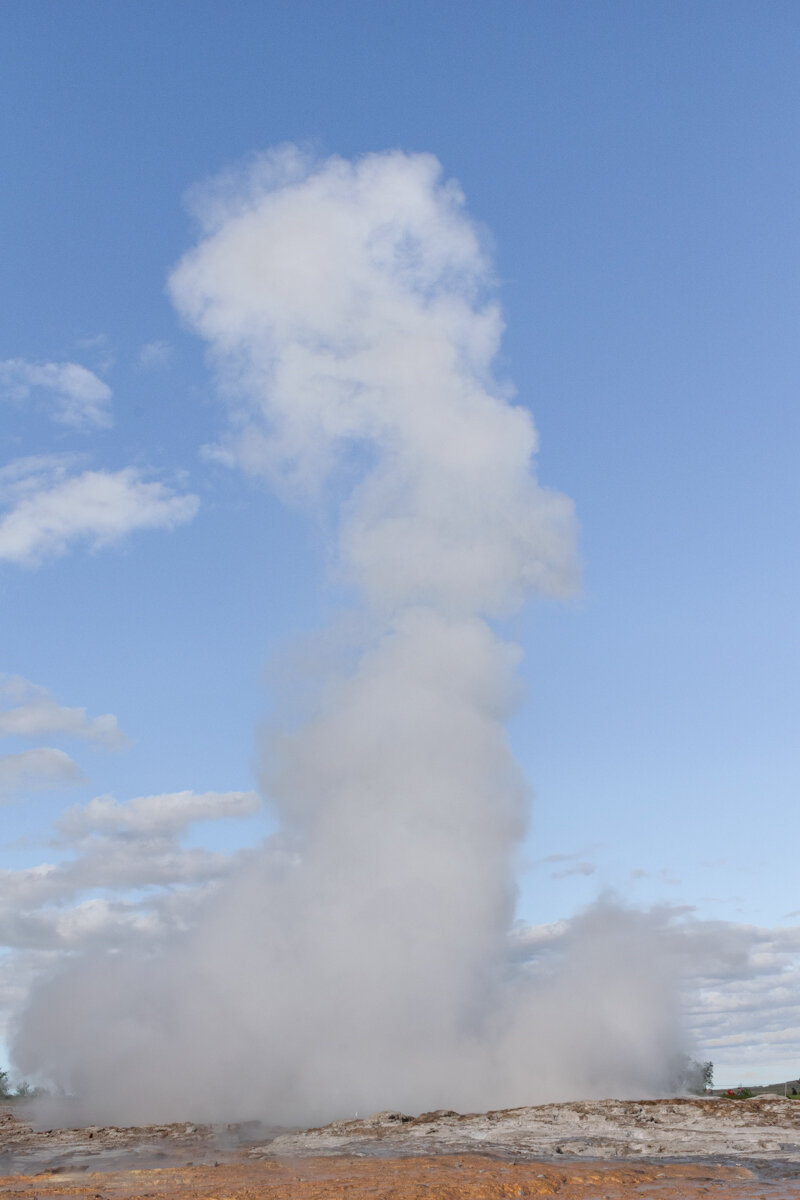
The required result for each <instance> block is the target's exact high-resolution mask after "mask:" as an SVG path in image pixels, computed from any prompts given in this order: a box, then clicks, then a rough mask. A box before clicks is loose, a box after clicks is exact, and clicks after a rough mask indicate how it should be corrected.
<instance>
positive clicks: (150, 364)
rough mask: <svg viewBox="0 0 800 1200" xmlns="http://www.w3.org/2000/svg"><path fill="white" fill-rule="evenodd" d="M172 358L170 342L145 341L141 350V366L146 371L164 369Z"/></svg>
mask: <svg viewBox="0 0 800 1200" xmlns="http://www.w3.org/2000/svg"><path fill="white" fill-rule="evenodd" d="M171 359H172V346H170V344H169V342H145V344H144V345H143V346H142V348H141V349H140V351H139V366H140V367H142V368H143V369H144V370H145V371H162V370H163V369H164V368H165V367H168V366H169V364H170V360H171Z"/></svg>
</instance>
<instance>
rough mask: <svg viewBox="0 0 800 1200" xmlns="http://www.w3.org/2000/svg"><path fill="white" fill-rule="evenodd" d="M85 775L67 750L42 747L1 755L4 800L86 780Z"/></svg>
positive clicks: (0, 786)
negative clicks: (65, 751)
mask: <svg viewBox="0 0 800 1200" xmlns="http://www.w3.org/2000/svg"><path fill="white" fill-rule="evenodd" d="M84 778H85V777H84V774H83V772H82V771H81V769H80V767H79V766H78V764H77V763H76V762H73V760H72V759H71V758H70V757H69V755H68V754H65V753H64V752H63V750H53V749H51V748H50V747H48V746H40V747H38V748H37V749H36V750H23V751H21V753H19V754H0V802H2V801H4V800H5V801H8V800H16V799H18V798H19V797H20V796H21V795H24V794H25V793H26V792H35V791H43V790H44V789H45V788H51V787H60V786H63V785H65V784H70V783H82V782H83V780H84Z"/></svg>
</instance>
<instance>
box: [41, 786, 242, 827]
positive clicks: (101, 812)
mask: <svg viewBox="0 0 800 1200" xmlns="http://www.w3.org/2000/svg"><path fill="white" fill-rule="evenodd" d="M260 803H261V801H260V799H259V796H258V794H257V793H256V792H200V793H197V792H189V791H187V792H169V793H165V794H163V795H160V796H139V797H137V798H136V799H135V800H129V801H127V802H126V803H118V802H117V801H116V800H115V799H114V798H113V796H96V797H95V798H94V799H93V800H90V801H89V803H88V804H83V805H77V804H76V805H74V806H73V807H72V808H68V809H67V810H66V812H65V813H64V814H63V815H62V817H61V819H60V820H59V822H58V827H59V829H60V830H61V832H62V833H64V834H66V835H67V836H68V837H72V838H74V837H82V836H85V835H87V834H90V833H105V834H115V833H136V834H140V835H141V834H144V835H151V834H158V835H164V834H175V833H177V832H178V831H179V830H181V829H183V828H185V827H186V826H187V825H189V824H190V823H191V822H192V821H207V820H216V819H219V818H221V817H244V816H249V815H250V813H254V812H255V811H256V810H257V809H258V807H259V805H260Z"/></svg>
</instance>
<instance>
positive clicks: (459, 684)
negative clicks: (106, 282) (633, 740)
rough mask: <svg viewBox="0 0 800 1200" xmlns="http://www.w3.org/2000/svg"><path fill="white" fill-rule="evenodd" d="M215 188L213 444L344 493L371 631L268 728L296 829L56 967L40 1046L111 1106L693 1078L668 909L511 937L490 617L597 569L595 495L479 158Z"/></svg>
mask: <svg viewBox="0 0 800 1200" xmlns="http://www.w3.org/2000/svg"><path fill="white" fill-rule="evenodd" d="M197 208H198V211H199V212H200V214H201V217H202V220H203V222H204V229H203V234H202V237H201V240H200V242H199V244H198V245H197V247H196V248H195V249H194V250H193V251H192V252H190V253H189V254H187V255H186V257H185V258H184V259H183V261H182V262H181V263H180V264H179V265H178V267H177V269H176V270H175V271H174V273H173V275H172V278H171V283H170V286H171V292H172V296H173V298H174V301H175V304H176V306H177V308H178V310H179V311H180V312H181V314H182V315H183V316H184V318H185V319H186V320H187V321H188V322H190V323H191V324H192V325H193V326H194V327H195V328H196V329H197V330H198V332H199V333H200V334H201V335H202V336H203V337H204V338H205V339H206V340H207V342H208V344H209V347H210V351H211V354H212V357H213V361H214V363H215V365H216V369H217V371H218V373H219V378H220V385H221V390H222V392H223V394H224V395H225V397H226V399H227V403H228V405H229V412H230V419H229V427H228V432H227V434H226V436H225V438H224V439H223V441H222V443H221V444H220V446H218V447H216V449H215V450H214V453H215V454H216V455H217V456H218V457H221V458H223V459H225V460H226V461H228V462H229V463H231V464H235V465H238V466H239V467H241V468H242V469H243V470H245V471H247V472H250V473H255V474H259V475H263V476H265V477H266V478H267V479H268V480H269V481H270V483H271V484H272V486H273V487H275V488H276V489H278V491H279V492H280V493H281V494H282V495H283V496H284V497H285V498H286V499H287V500H288V501H289V502H292V503H300V504H306V505H309V506H311V507H313V508H316V509H318V510H321V511H323V512H324V513H326V514H328V520H329V521H330V522H331V524H332V526H333V528H334V529H335V530H336V549H335V551H334V552H333V559H334V564H335V569H336V571H337V573H338V575H339V577H340V578H341V579H343V580H345V581H346V582H347V583H348V584H349V585H350V587H351V589H352V592H353V594H354V597H355V600H354V607H355V609H356V611H357V614H358V620H357V622H356V623H357V625H358V627H359V629H360V635H359V639H358V645H357V647H356V649H355V652H354V651H353V647H352V646H351V647H350V652H349V654H347V655H343V657H342V664H341V667H340V670H339V671H338V673H337V674H336V676H335V678H334V679H333V681H331V680H330V679H326V682H325V686H324V687H322V686H321V687H320V690H319V693H318V695H317V696H316V698H315V701H314V703H313V704H312V705H311V707H310V711H309V712H308V713H307V715H306V718H305V720H304V721H303V722H301V723H300V724H299V725H297V724H296V725H295V726H294V727H292V728H290V729H286V730H282V731H280V730H278V731H273V733H272V734H271V735H270V736H269V737H268V738H266V739H265V744H264V746H263V772H262V775H263V778H262V783H263V791H264V795H265V798H266V800H267V802H268V803H269V804H271V805H272V806H274V809H275V810H276V812H277V815H278V817H279V823H280V831H279V833H278V834H277V835H276V836H275V837H273V838H272V839H270V841H269V842H268V843H267V845H266V846H265V847H264V848H263V849H262V850H261V851H259V852H258V853H257V854H256V855H254V856H252V857H251V859H250V860H249V862H248V863H247V864H246V865H245V866H244V867H243V868H242V869H241V870H240V871H238V872H237V873H236V874H235V876H234V877H233V878H232V879H231V880H229V881H227V882H226V883H225V884H223V885H222V886H221V888H220V889H219V890H218V891H217V892H215V893H214V895H213V896H212V897H211V898H210V899H207V900H206V901H204V902H203V903H200V904H199V905H198V908H197V911H196V914H195V917H194V919H193V921H192V922H191V924H190V927H189V928H188V929H187V930H183V931H180V932H176V933H174V934H172V935H171V936H169V937H165V938H164V939H163V941H162V942H161V943H160V944H159V945H158V946H157V947H156V948H155V949H151V950H149V951H148V952H147V954H146V955H144V954H142V952H141V951H139V952H137V953H136V954H134V953H126V954H125V955H116V956H111V957H101V956H94V957H92V956H84V957H82V958H79V959H77V960H76V961H75V962H74V963H72V964H71V965H70V967H69V968H68V969H67V970H66V971H62V972H60V973H59V974H57V975H56V976H54V977H53V978H52V979H51V980H50V981H47V982H43V983H42V984H41V985H40V986H39V988H38V989H37V990H36V991H35V993H34V996H33V999H32V1001H31V1004H30V1005H29V1007H28V1010H27V1011H26V1013H25V1014H24V1015H23V1017H22V1019H21V1021H20V1023H19V1028H18V1032H17V1037H16V1041H15V1056H16V1060H17V1063H18V1065H19V1067H20V1069H21V1070H23V1071H24V1072H25V1073H26V1074H27V1075H28V1076H30V1075H32V1074H34V1073H36V1072H37V1071H38V1072H40V1073H48V1072H49V1074H50V1077H51V1078H53V1079H55V1081H56V1082H57V1083H59V1084H60V1085H61V1086H62V1087H64V1088H65V1089H66V1090H68V1091H70V1092H74V1093H76V1094H78V1095H79V1096H81V1097H83V1098H84V1101H85V1103H86V1105H87V1109H86V1112H87V1114H90V1115H91V1116H93V1117H95V1118H96V1119H98V1118H100V1117H102V1119H104V1120H110V1119H115V1120H134V1119H138V1120H141V1119H151V1120H152V1119H156V1118H169V1117H179V1116H181V1117H183V1116H191V1117H194V1118H214V1117H217V1118H220V1117H222V1118H226V1119H232V1118H235V1117H237V1116H248V1117H249V1116H253V1115H259V1116H263V1117H265V1118H268V1119H273V1120H279V1121H284V1122H288V1121H311V1120H319V1119H323V1118H325V1117H332V1116H335V1115H340V1114H342V1113H347V1112H352V1111H354V1110H356V1111H360V1112H365V1111H369V1110H371V1109H375V1108H385V1107H393V1108H405V1109H411V1110H414V1109H416V1110H419V1109H421V1108H426V1107H427V1108H430V1107H436V1106H440V1105H447V1106H452V1107H468V1108H478V1107H485V1106H487V1105H500V1104H513V1103H519V1104H521V1103H529V1102H532V1101H533V1100H535V1099H542V1098H555V1097H557V1096H558V1095H561V1096H567V1095H575V1094H578V1093H581V1092H583V1093H584V1094H596V1093H597V1091H598V1090H599V1091H608V1090H617V1091H618V1092H619V1091H625V1090H630V1091H640V1092H641V1091H646V1090H652V1089H653V1088H656V1089H657V1088H658V1087H660V1086H663V1083H664V1081H665V1079H666V1076H665V1074H664V1072H665V1071H666V1069H667V1065H666V1064H667V1063H668V1059H669V1056H670V1054H671V1052H672V1050H673V1049H674V1048H675V1045H676V1038H677V1034H676V1028H675V1024H674V1019H673V1013H672V1009H671V1006H670V1002H669V999H668V988H667V987H666V986H664V985H665V983H666V980H665V979H664V977H663V975H662V974H661V972H660V970H659V968H658V967H657V965H654V964H651V963H650V962H649V959H648V953H647V937H646V931H645V932H644V933H643V932H642V927H641V920H643V918H642V919H639V918H637V919H636V920H633V921H632V920H631V918H630V917H629V916H626V915H625V914H624V913H621V912H620V911H619V910H614V909H613V908H608V907H605V908H603V907H602V906H601V908H600V909H598V910H597V911H596V912H595V913H594V914H593V915H592V917H591V918H589V917H587V918H586V919H585V920H584V922H583V924H582V925H581V923H578V925H577V926H576V928H575V931H574V934H573V937H572V945H571V950H570V955H569V957H568V960H567V965H566V966H565V967H563V968H561V969H558V970H556V969H555V968H552V969H550V968H548V971H547V972H545V974H544V978H541V977H539V976H541V972H540V973H539V976H537V974H536V972H533V973H531V970H530V969H529V968H526V967H524V966H523V967H520V966H516V967H515V966H514V965H513V963H512V961H511V959H510V956H509V951H508V944H507V935H508V932H509V928H510V923H511V920H512V915H513V900H514V894H513V883H512V879H513V873H512V872H513V855H514V852H515V847H516V845H517V843H518V841H519V839H520V837H521V835H522V833H523V830H524V827H525V819H526V805H527V799H526V789H525V785H524V783H523V781H522V780H521V778H520V776H519V773H518V771H517V768H516V766H515V764H514V762H513V759H512V757H511V755H510V752H509V748H508V745H507V741H506V736H505V733H504V730H503V719H504V717H505V716H506V715H507V714H508V712H509V711H510V709H511V708H512V707H513V705H514V703H515V699H516V692H517V688H516V684H515V677H514V669H515V663H516V661H517V656H518V652H517V650H516V648H515V647H513V646H509V645H508V644H506V643H505V642H503V641H502V640H500V638H499V637H498V636H497V634H496V632H495V631H494V628H493V626H492V625H491V624H490V623H489V622H490V621H493V620H495V619H496V618H500V617H503V616H504V615H507V614H509V613H511V612H513V610H514V609H515V608H517V607H518V606H519V605H520V604H521V603H523V602H524V600H525V599H526V597H528V596H529V595H531V594H533V593H537V592H538V593H547V594H551V595H563V594H567V593H569V591H570V590H571V589H572V588H573V587H574V585H575V580H576V569H575V557H574V519H573V513H572V505H571V503H570V501H569V500H567V499H566V498H565V497H563V496H560V495H558V494H556V493H554V492H551V491H548V490H547V489H545V488H543V487H541V486H540V485H539V484H538V482H537V481H536V478H535V475H534V472H533V467H532V459H533V455H534V452H535V450H536V434H535V430H534V426H533V423H532V421H531V418H530V415H529V413H528V411H527V410H526V409H525V408H523V407H520V406H516V405H514V404H512V402H511V393H510V390H509V388H508V386H507V385H506V384H504V383H501V382H498V380H497V379H496V378H495V376H494V375H493V373H492V362H493V358H494V356H495V353H496V350H497V347H498V342H499V338H500V334H501V320H500V316H499V312H498V308H497V306H496V303H495V302H494V300H493V298H492V294H491V289H492V275H491V265H490V262H489V260H488V258H487V255H486V251H485V249H484V246H483V245H482V241H481V238H480V236H479V233H478V231H477V229H476V227H475V225H474V224H473V223H472V222H471V221H470V219H469V218H468V216H467V215H466V213H465V211H464V203H463V197H462V195H461V192H460V190H459V189H458V187H457V186H456V185H455V184H453V183H446V182H443V181H442V178H441V172H440V168H439V165H438V163H437V162H436V160H435V159H434V158H432V157H431V156H428V155H411V156H409V155H405V154H402V153H399V152H398V153H387V154H374V155H369V156H367V157H364V158H362V159H360V160H358V161H356V162H346V161H343V160H341V159H338V158H333V159H330V160H328V161H326V162H323V163H321V164H316V163H313V162H311V161H309V160H307V159H305V158H304V157H303V156H302V155H301V154H300V153H299V152H298V151H296V150H295V149H293V148H288V149H283V150H281V151H279V152H277V153H274V154H272V155H269V156H267V157H265V158H262V159H259V160H258V161H257V162H255V163H254V164H253V165H252V166H251V167H250V168H249V169H248V171H246V172H245V173H244V174H240V175H239V176H229V177H227V178H224V179H222V180H220V181H217V183H216V184H215V186H214V187H213V189H206V190H205V192H204V193H202V195H200V196H199V197H198V198H197ZM637 921H638V922H639V923H638V924H637ZM620 931H622V932H620ZM623 934H625V935H626V936H629V937H631V938H633V942H632V943H631V944H632V945H633V947H634V949H637V948H638V951H639V955H638V963H637V964H636V967H635V969H634V970H631V967H630V962H631V959H630V953H631V951H630V947H629V948H628V949H627V950H626V951H625V953H624V954H623V953H622V952H620V945H621V938H622V936H623ZM603 947H605V950H604V949H603ZM598 988H600V989H601V990H602V995H603V997H605V998H604V999H600V1000H594V999H593V998H592V994H593V992H595V991H597V989H598Z"/></svg>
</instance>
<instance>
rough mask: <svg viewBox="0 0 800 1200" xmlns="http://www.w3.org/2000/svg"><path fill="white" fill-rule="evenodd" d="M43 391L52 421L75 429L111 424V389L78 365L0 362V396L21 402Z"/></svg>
mask: <svg viewBox="0 0 800 1200" xmlns="http://www.w3.org/2000/svg"><path fill="white" fill-rule="evenodd" d="M38 392H43V393H44V394H45V396H46V397H47V402H48V406H49V407H50V410H51V416H52V418H53V420H55V421H58V422H59V423H60V424H62V425H72V426H74V427H75V428H78V429H80V428H95V429H97V428H107V427H108V426H109V425H110V424H111V412H110V404H111V395H112V393H111V388H110V387H109V386H108V384H107V383H104V382H103V380H102V379H99V378H98V377H97V375H95V374H94V372H93V371H90V370H88V369H87V368H86V367H82V366H81V365H80V364H79V363H73V362H62V363H52V362H47V363H31V362H26V361H25V360H24V359H21V358H8V359H5V360H4V361H2V362H0V397H2V398H4V399H7V400H12V401H16V402H21V401H25V400H27V399H28V398H29V397H30V396H31V394H32V393H38Z"/></svg>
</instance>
